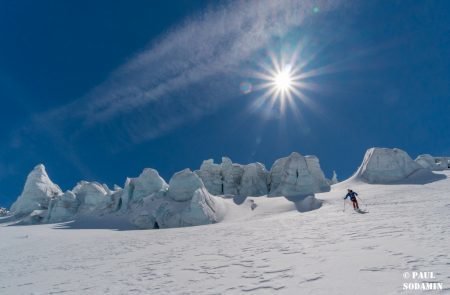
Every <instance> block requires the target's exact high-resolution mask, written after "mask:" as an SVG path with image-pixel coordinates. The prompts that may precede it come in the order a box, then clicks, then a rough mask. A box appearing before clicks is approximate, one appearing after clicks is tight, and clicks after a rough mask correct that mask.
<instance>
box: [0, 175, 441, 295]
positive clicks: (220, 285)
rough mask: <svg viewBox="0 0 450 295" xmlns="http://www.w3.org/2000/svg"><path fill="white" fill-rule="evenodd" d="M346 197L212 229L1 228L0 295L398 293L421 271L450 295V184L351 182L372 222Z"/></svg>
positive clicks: (330, 196) (339, 191) (336, 191)
mask: <svg viewBox="0 0 450 295" xmlns="http://www.w3.org/2000/svg"><path fill="white" fill-rule="evenodd" d="M443 173H445V174H446V175H447V177H450V173H449V172H443ZM346 188H347V187H346V186H344V185H341V186H339V184H338V185H337V187H334V188H333V190H332V192H330V193H324V194H318V195H317V198H319V199H322V200H324V201H325V203H324V205H323V207H322V208H320V209H319V210H315V211H311V212H306V213H299V212H297V211H291V212H285V213H277V214H274V215H269V216H264V217H260V218H258V219H254V220H247V221H239V222H237V221H236V222H233V221H231V222H224V223H220V224H215V225H209V226H198V227H190V228H178V229H165V230H132V231H114V230H106V229H57V228H55V225H36V226H5V225H1V226H0V238H1V239H0V261H1V267H0V294H346V295H347V294H400V293H402V284H403V283H404V282H409V281H407V280H405V279H403V276H402V275H403V273H404V272H412V271H433V272H434V274H435V276H436V281H439V282H442V283H443V284H444V288H445V289H446V291H444V293H445V292H448V291H449V289H448V288H450V256H449V253H450V214H449V209H450V194H449V191H450V179H449V178H447V179H445V180H441V181H437V182H434V183H429V184H426V185H390V186H389V185H366V184H353V185H352V188H353V189H354V190H355V191H357V192H358V193H359V195H360V197H361V198H362V199H363V203H362V206H361V207H362V209H364V208H365V207H367V209H369V211H370V212H369V213H368V214H358V213H356V212H353V210H352V209H350V206H349V204H347V206H346V211H345V212H343V209H344V208H343V200H342V197H343V196H344V195H345V189H346ZM255 200H257V198H255ZM365 205H367V206H365ZM256 210H258V209H256ZM402 294H406V293H402ZM408 294H409V293H408ZM414 294H420V291H419V292H415V293H414Z"/></svg>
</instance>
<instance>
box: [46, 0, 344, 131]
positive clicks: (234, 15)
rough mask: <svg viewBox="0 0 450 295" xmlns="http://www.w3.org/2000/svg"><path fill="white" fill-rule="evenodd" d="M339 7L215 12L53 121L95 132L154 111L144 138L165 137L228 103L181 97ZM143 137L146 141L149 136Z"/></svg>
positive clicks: (285, 1) (250, 6) (172, 35)
mask: <svg viewBox="0 0 450 295" xmlns="http://www.w3.org/2000/svg"><path fill="white" fill-rule="evenodd" d="M338 2H339V1H335V0H329V1H327V0H322V1H293V0H280V1H270V0H268V1H242V2H232V3H229V4H227V5H222V6H220V7H215V8H212V9H209V10H207V11H206V12H204V13H202V14H200V15H197V16H194V17H191V18H189V19H187V20H185V21H184V22H183V23H182V24H180V25H179V26H177V27H175V28H173V29H172V30H171V31H169V32H168V33H166V34H165V35H164V36H161V37H160V38H158V40H156V41H154V42H153V43H152V44H151V45H150V46H149V47H148V48H147V49H146V50H144V51H143V52H141V53H139V54H137V55H136V56H135V57H133V58H132V59H131V60H130V61H129V62H127V63H126V64H124V65H122V66H121V67H119V68H118V69H117V70H115V71H114V72H113V73H112V74H111V75H110V77H109V78H108V79H107V80H106V81H104V82H103V83H102V84H100V85H98V86H97V87H96V88H95V89H93V90H92V91H91V92H89V93H88V94H87V95H85V96H84V97H82V98H80V99H78V100H76V101H74V102H72V103H70V104H69V105H65V106H62V107H60V108H57V109H54V110H52V111H50V112H49V113H47V114H46V117H47V118H48V119H52V120H54V119H56V120H61V119H66V118H67V117H71V118H76V119H77V121H78V122H82V123H84V125H85V126H87V127H89V126H95V125H97V124H99V123H100V124H102V123H105V122H108V121H110V120H112V119H114V118H115V117H117V116H124V115H127V114H130V113H132V112H133V113H134V112H135V111H136V110H142V109H143V108H148V107H149V106H151V108H152V110H154V112H151V113H149V112H147V113H146V114H141V116H140V117H142V118H144V117H145V119H144V121H145V122H146V123H145V125H147V127H146V128H147V129H146V134H147V135H148V136H143V137H144V138H145V137H147V138H154V137H157V136H159V134H160V133H164V132H166V131H168V130H171V129H173V128H175V127H176V126H178V125H179V124H182V123H183V121H184V120H188V119H191V118H199V117H201V116H203V115H204V114H207V113H209V112H211V111H212V110H213V109H214V108H215V107H217V106H218V105H220V103H222V102H223V100H226V99H227V98H224V97H220V98H218V95H207V94H205V95H204V96H203V97H202V100H201V101H200V100H199V97H193V95H192V94H188V95H186V93H184V95H185V97H184V98H183V99H182V100H180V98H179V97H180V95H179V93H180V92H183V91H184V90H186V89H187V88H188V87H190V86H192V85H204V87H203V88H204V89H210V88H211V85H209V79H213V78H214V77H216V76H218V75H223V74H228V73H236V71H237V69H238V67H239V65H240V64H241V63H243V62H245V61H246V60H247V59H248V58H249V57H250V56H251V55H252V54H253V53H254V52H256V51H257V50H259V49H261V48H262V47H263V46H265V45H267V43H268V41H269V40H270V39H271V38H272V37H274V36H278V35H280V36H281V35H283V34H284V33H286V32H287V31H288V30H289V29H290V28H292V27H296V26H301V25H302V24H303V23H304V22H305V21H307V20H308V17H309V16H310V15H311V14H312V13H313V10H314V8H315V7H318V8H319V9H320V11H321V12H325V11H328V10H332V9H334V8H336V7H337V6H338V5H339V3H338ZM205 81H208V83H206V82H205ZM202 83H203V84H202ZM217 84H218V83H216V84H215V85H216V86H217ZM177 93H178V95H174V94H177ZM172 107H175V108H176V109H178V110H177V111H176V112H177V113H178V115H177V116H176V117H173V116H171V109H172ZM137 117H139V116H137ZM148 117H151V118H148ZM135 118H136V117H135ZM149 124H151V126H148V125H149ZM128 125H129V124H128ZM129 129H130V128H129ZM135 129H136V128H135ZM136 134H140V135H142V130H138V131H137V132H136ZM132 137H133V136H132ZM141 137H142V136H141Z"/></svg>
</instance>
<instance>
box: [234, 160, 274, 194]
mask: <svg viewBox="0 0 450 295" xmlns="http://www.w3.org/2000/svg"><path fill="white" fill-rule="evenodd" d="M243 171H244V172H243V174H242V178H241V181H240V183H241V184H240V187H239V195H241V196H263V195H267V193H268V190H267V177H268V174H269V172H267V170H266V167H264V165H263V164H261V163H252V164H248V165H245V166H243Z"/></svg>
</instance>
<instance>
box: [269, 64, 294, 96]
mask: <svg viewBox="0 0 450 295" xmlns="http://www.w3.org/2000/svg"><path fill="white" fill-rule="evenodd" d="M273 82H274V83H275V87H276V88H277V89H278V90H280V91H288V90H289V89H290V88H291V87H292V77H291V74H290V72H289V71H288V70H287V69H285V70H283V71H281V72H278V73H277V74H276V75H275V76H274V79H273Z"/></svg>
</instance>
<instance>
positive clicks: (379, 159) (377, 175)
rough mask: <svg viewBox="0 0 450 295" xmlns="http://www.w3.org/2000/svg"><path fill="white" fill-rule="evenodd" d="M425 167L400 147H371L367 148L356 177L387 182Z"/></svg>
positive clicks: (404, 176)
mask: <svg viewBox="0 0 450 295" xmlns="http://www.w3.org/2000/svg"><path fill="white" fill-rule="evenodd" d="M421 169H424V168H423V167H422V166H421V165H419V164H418V163H417V162H415V161H414V160H412V159H411V158H410V156H409V155H408V154H407V153H406V152H405V151H402V150H400V149H395V148H394V149H389V148H371V149H369V150H367V152H366V154H365V156H364V160H363V162H362V164H361V166H360V167H359V168H358V170H357V171H356V175H355V176H356V177H357V178H360V179H362V180H364V181H366V182H368V183H378V184H387V183H392V182H395V181H399V180H402V179H405V178H408V177H409V176H411V175H412V174H414V173H415V172H417V171H419V170H421Z"/></svg>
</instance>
